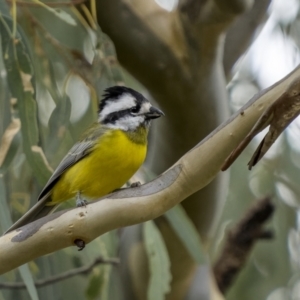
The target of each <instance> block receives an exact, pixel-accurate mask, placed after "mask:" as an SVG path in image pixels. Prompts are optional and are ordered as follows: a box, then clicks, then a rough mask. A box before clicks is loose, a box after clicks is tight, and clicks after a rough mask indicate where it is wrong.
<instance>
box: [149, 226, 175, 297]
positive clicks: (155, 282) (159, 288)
mask: <svg viewBox="0 0 300 300" xmlns="http://www.w3.org/2000/svg"><path fill="white" fill-rule="evenodd" d="M143 236H144V242H145V247H146V252H147V255H148V260H149V269H150V281H149V286H148V292H147V299H148V300H163V299H165V294H167V293H168V292H169V291H170V288H171V287H170V282H171V278H172V275H171V272H170V259H169V255H168V252H167V248H166V246H165V243H164V240H163V238H162V236H161V234H160V232H159V230H158V229H157V227H156V226H155V224H154V222H153V221H148V222H146V223H144V224H143Z"/></svg>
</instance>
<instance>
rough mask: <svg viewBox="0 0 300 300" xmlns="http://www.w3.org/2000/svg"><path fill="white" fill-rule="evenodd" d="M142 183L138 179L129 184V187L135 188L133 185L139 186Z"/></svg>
mask: <svg viewBox="0 0 300 300" xmlns="http://www.w3.org/2000/svg"><path fill="white" fill-rule="evenodd" d="M141 185H142V184H141V183H140V182H139V181H137V182H133V183H132V184H131V185H130V187H131V188H135V187H139V186H141Z"/></svg>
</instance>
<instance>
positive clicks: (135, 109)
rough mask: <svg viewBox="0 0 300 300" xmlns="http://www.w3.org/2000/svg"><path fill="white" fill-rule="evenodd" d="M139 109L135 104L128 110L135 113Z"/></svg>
mask: <svg viewBox="0 0 300 300" xmlns="http://www.w3.org/2000/svg"><path fill="white" fill-rule="evenodd" d="M139 110H140V108H139V107H137V106H135V107H133V108H131V109H130V112H131V113H134V114H136V113H138V112H139Z"/></svg>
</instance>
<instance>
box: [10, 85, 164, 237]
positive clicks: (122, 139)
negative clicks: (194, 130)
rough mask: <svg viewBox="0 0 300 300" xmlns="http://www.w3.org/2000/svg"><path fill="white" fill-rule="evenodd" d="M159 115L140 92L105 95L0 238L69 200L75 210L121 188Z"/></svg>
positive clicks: (108, 92) (139, 159) (114, 89)
mask: <svg viewBox="0 0 300 300" xmlns="http://www.w3.org/2000/svg"><path fill="white" fill-rule="evenodd" d="M162 115H164V114H163V112H162V111H161V110H159V109H157V108H155V107H153V106H152V105H151V103H150V102H149V101H148V100H147V99H146V98H145V97H144V96H143V95H141V94H140V93H138V92H136V91H135V90H133V89H131V88H127V87H123V86H114V87H110V88H108V89H106V90H105V93H104V95H103V99H102V101H101V102H100V105H99V112H98V122H95V123H94V124H93V125H91V127H90V128H88V129H87V130H86V131H85V133H84V134H83V136H82V138H81V139H80V141H78V142H77V143H76V144H75V145H74V146H73V147H72V148H71V150H70V151H69V153H68V154H67V155H66V156H65V157H64V159H63V160H62V161H61V163H60V164H59V165H58V167H57V169H56V170H55V171H54V173H53V174H52V176H51V177H50V179H49V181H48V182H47V184H46V185H45V187H44V188H43V190H42V192H41V194H40V196H39V198H38V202H37V203H36V204H35V205H34V206H33V207H32V208H31V209H30V210H29V211H28V212H27V213H26V214H25V215H24V216H23V217H21V218H20V219H19V220H18V221H17V222H16V223H15V224H13V225H12V226H11V227H10V228H9V229H8V230H7V231H6V232H5V233H7V232H10V231H12V230H15V229H17V228H19V227H21V226H23V225H26V224H28V223H30V222H32V221H34V220H36V219H39V218H41V217H43V216H45V215H47V214H49V213H50V212H51V211H53V210H54V207H55V206H56V205H58V204H60V203H61V202H63V201H66V200H68V199H70V198H73V197H75V198H76V205H77V206H83V205H86V203H87V202H86V200H85V199H84V197H87V198H88V199H91V200H93V199H97V198H100V197H102V196H104V195H106V194H108V193H110V192H112V191H114V190H116V189H118V188H120V187H121V186H122V185H124V184H125V183H126V182H127V181H128V180H129V179H130V177H131V176H132V175H133V174H134V173H135V172H136V171H137V170H138V168H139V167H140V166H141V165H142V164H143V162H144V160H145V157H146V153H147V136H148V131H149V127H150V123H151V120H152V119H156V118H158V117H160V116H162Z"/></svg>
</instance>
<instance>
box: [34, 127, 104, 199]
mask: <svg viewBox="0 0 300 300" xmlns="http://www.w3.org/2000/svg"><path fill="white" fill-rule="evenodd" d="M105 131H106V130H105V128H102V127H98V128H97V127H96V128H95V126H92V127H91V128H90V129H89V130H88V131H87V132H86V133H85V136H86V138H84V139H83V140H81V141H79V142H77V143H76V144H75V145H74V146H73V147H72V148H71V149H70V151H69V152H68V154H67V155H66V156H65V157H64V158H63V160H62V161H61V162H60V164H59V165H58V167H57V168H56V170H55V171H54V172H53V174H52V176H51V177H50V179H49V180H48V182H47V184H46V185H45V187H44V188H43V190H42V192H41V194H40V195H39V198H38V200H41V199H42V198H43V197H44V196H45V195H46V194H48V193H49V192H50V191H51V189H52V188H53V186H54V185H55V184H56V182H57V181H58V180H59V178H60V176H61V175H62V174H63V173H64V172H65V171H66V170H67V169H69V168H70V167H72V166H73V165H74V164H76V163H77V162H78V161H80V160H81V159H83V158H84V157H86V156H87V155H88V154H89V153H90V152H91V150H92V148H93V146H94V144H95V141H96V140H98V139H99V138H100V137H101V136H102V135H103V133H104V132H105Z"/></svg>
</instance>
